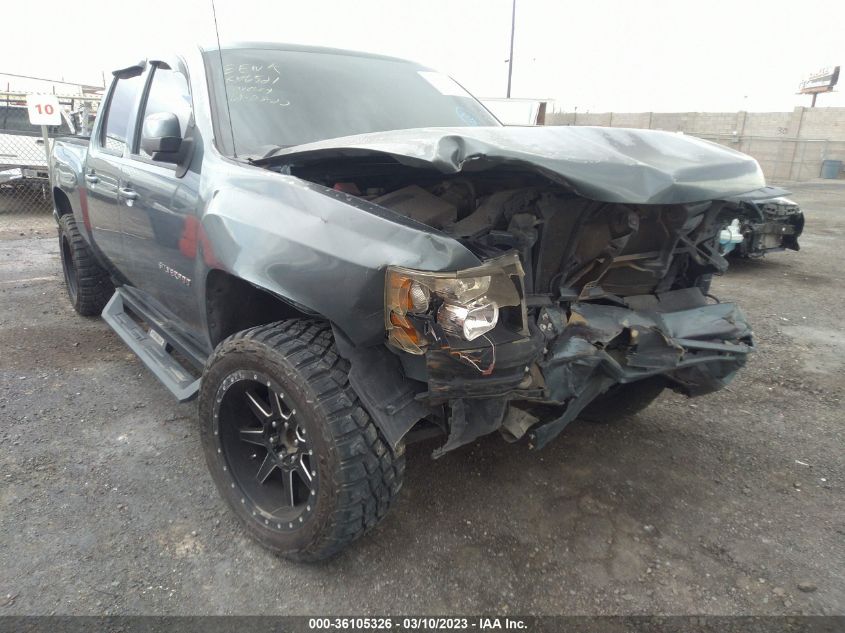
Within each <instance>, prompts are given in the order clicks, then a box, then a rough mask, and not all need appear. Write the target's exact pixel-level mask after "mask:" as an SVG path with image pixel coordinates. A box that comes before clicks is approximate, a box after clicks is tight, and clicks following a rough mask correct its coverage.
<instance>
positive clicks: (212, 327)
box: [205, 270, 314, 347]
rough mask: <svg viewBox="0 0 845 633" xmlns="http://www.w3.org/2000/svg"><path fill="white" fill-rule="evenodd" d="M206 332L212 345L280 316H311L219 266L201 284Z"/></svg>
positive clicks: (273, 320)
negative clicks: (202, 285) (203, 286)
mask: <svg viewBox="0 0 845 633" xmlns="http://www.w3.org/2000/svg"><path fill="white" fill-rule="evenodd" d="M205 308H206V317H207V322H208V335H209V340H210V341H211V344H212V345H213V346H214V347H217V345H218V344H219V343H220V342H221V341H222V340H223V339H225V338H227V337H229V336H231V335H232V334H234V333H235V332H240V331H241V330H246V329H248V328H251V327H255V326H256V325H265V324H267V323H273V322H275V321H281V320H284V319H294V318H301V317H311V318H313V316H314V315H309V314H306V313H304V312H302V311H301V310H298V309H296V308H295V307H294V306H292V305H291V304H290V303H288V302H287V301H284V300H283V299H280V298H279V297H277V296H276V295H274V294H272V293H270V292H268V291H266V290H262V289H260V288H256V287H255V286H253V285H252V284H251V283H249V282H247V281H244V280H243V279H240V278H239V277H235V276H234V275H230V274H229V273H227V272H224V271H222V270H212V271H211V272H210V273H209V274H208V278H207V279H206V284H205Z"/></svg>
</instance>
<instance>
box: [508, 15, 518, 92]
mask: <svg viewBox="0 0 845 633" xmlns="http://www.w3.org/2000/svg"><path fill="white" fill-rule="evenodd" d="M515 28H516V0H513V7H512V9H511V54H510V56H509V57H508V94H507V97H508V99H510V98H511V76H512V75H513V34H514V30H515Z"/></svg>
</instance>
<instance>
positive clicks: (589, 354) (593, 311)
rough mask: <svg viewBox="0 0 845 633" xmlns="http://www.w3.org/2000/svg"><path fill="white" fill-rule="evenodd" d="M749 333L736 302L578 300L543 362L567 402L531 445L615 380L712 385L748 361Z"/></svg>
mask: <svg viewBox="0 0 845 633" xmlns="http://www.w3.org/2000/svg"><path fill="white" fill-rule="evenodd" d="M626 332H627V335H628V337H629V338H628V341H627V342H625V344H623V345H621V346H620V349H619V350H613V349H606V346H608V345H611V347H612V343H613V341H614V339H616V338H617V337H619V336H623V335H624V334H626ZM750 340H751V329H750V327H749V325H748V322H747V321H746V319H745V316H744V315H743V314H742V311H741V310H740V309H739V308H738V307H737V306H735V305H734V304H731V303H719V304H711V305H703V306H699V307H696V308H691V309H688V310H681V311H678V312H670V313H659V312H635V311H632V310H629V309H626V308H621V307H615V306H606V305H596V304H589V303H576V304H573V306H572V307H571V316H570V318H569V321H568V323H567V327H566V328H565V329H564V332H563V334H562V335H561V336H560V337H558V339H556V341H555V342H554V344H553V346H552V347H551V353H550V355H549V357H548V358H547V360H546V361H545V362H544V363H543V375H544V376H545V379H546V384H547V386H548V388H549V391H550V396H551V399H552V400H555V401H557V402H560V403H562V404H563V403H566V404H567V408H566V411H565V412H564V414H563V415H562V416H561V417H560V418H558V419H557V420H554V421H552V422H549V423H547V424H545V425H542V426H540V427H538V428H537V429H535V430H534V431H533V432H532V433H531V442H532V445H533V446H534V447H535V448H541V447H542V446H544V445H545V444H546V443H547V442H549V441H550V440H551V439H552V438H554V437H555V436H557V435H558V434H559V433H560V432H561V431H562V430H563V429H564V427H565V426H566V425H567V424H569V423H570V422H571V421H572V420H574V419H575V418H576V417H577V416H578V414H580V413H581V411H582V410H583V409H584V407H586V406H587V405H588V404H589V403H590V402H591V401H592V400H593V399H594V398H595V397H596V396H598V395H600V394H601V393H603V392H604V391H606V390H607V389H608V388H609V387H610V386H612V385H613V384H616V383H624V382H632V381H635V380H640V379H642V378H645V377H648V376H652V375H656V374H666V375H667V376H670V377H672V378H673V379H675V380H676V382H677V383H679V384H680V385H682V386H683V387H684V389H685V390H686V391H688V392H690V393H695V394H701V393H708V392H709V391H714V390H716V389H718V388H719V387H721V386H723V385H724V384H726V383H727V382H729V381H730V380H731V379H732V378H733V376H734V374H735V373H736V371H737V370H738V369H739V368H740V367H741V366H742V365H743V364H744V363H745V359H746V355H747V354H748V352H749V351H751V346H750V345H749V344H746V343H745V342H742V341H748V342H750ZM691 352H694V353H691Z"/></svg>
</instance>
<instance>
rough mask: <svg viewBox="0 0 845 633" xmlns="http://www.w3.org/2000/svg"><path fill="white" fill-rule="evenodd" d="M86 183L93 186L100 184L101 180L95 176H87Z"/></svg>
mask: <svg viewBox="0 0 845 633" xmlns="http://www.w3.org/2000/svg"><path fill="white" fill-rule="evenodd" d="M85 182H88V183H91V184H92V185H93V184H94V183H95V182H100V179H99V178H98V177H97V176H95V175H94V174H85Z"/></svg>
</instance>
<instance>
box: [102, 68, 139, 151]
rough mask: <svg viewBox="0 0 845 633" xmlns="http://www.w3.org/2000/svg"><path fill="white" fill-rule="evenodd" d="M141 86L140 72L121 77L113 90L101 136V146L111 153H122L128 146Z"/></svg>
mask: <svg viewBox="0 0 845 633" xmlns="http://www.w3.org/2000/svg"><path fill="white" fill-rule="evenodd" d="M141 87H142V81H141V75H140V73H139V74H137V75H134V76H132V77H121V78H120V79H118V80H117V84H116V85H115V87H114V89H113V90H112V94H111V98H110V99H109V105H108V109H107V110H106V118H105V119H104V121H103V129H102V137H101V138H100V146H101V147H102V148H103V149H105V150H106V151H107V152H109V153H110V154H116V155H122V154H123V150H124V149H125V148H126V142H127V141H126V139H127V137H128V135H129V129H130V127H131V122H130V120H129V117H130V116H131V114H132V110H133V108H134V107H135V101H136V100H137V98H138V92H139V91H140V90H141Z"/></svg>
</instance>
